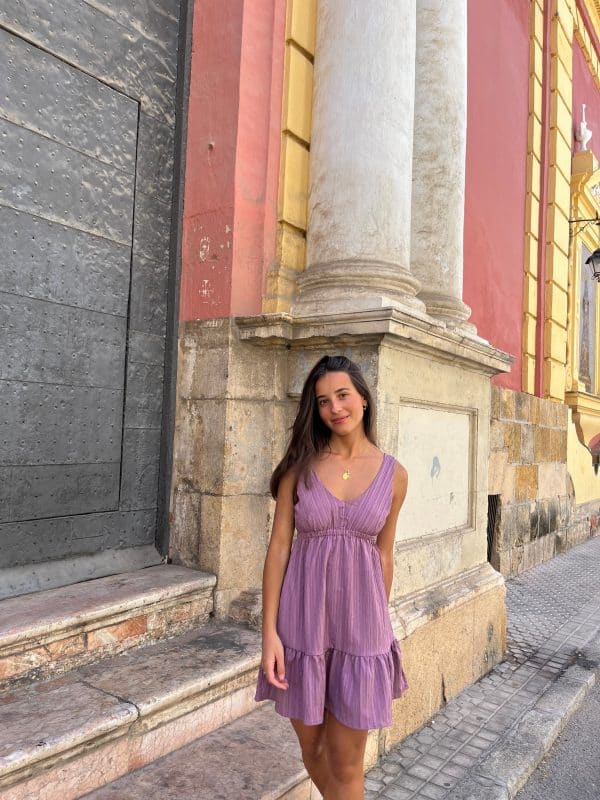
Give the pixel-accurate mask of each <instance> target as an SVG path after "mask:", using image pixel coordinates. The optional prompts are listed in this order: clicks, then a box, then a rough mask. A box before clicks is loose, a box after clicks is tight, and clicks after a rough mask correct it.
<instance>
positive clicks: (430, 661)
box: [171, 309, 510, 752]
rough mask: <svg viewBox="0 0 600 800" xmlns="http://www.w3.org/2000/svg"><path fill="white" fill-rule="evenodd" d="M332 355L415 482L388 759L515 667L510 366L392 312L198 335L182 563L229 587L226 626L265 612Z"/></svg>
mask: <svg viewBox="0 0 600 800" xmlns="http://www.w3.org/2000/svg"><path fill="white" fill-rule="evenodd" d="M325 352H328V353H344V354H346V355H348V356H349V357H351V358H352V359H353V360H355V361H356V362H357V363H358V364H359V365H360V366H361V368H362V370H363V372H364V374H365V376H366V378H367V380H368V382H369V384H370V386H371V387H372V389H373V394H374V397H375V398H376V405H377V422H376V434H377V438H378V441H379V445H380V446H381V448H382V449H383V450H385V451H387V452H390V453H392V454H394V455H395V456H396V457H397V458H398V459H399V460H400V461H401V462H402V463H404V464H405V466H406V467H407V469H408V472H409V492H408V495H407V499H406V503H405V506H404V508H403V509H402V512H401V514H400V519H399V524H398V530H397V534H396V545H395V570H394V584H393V589H392V595H391V598H390V613H391V618H392V622H393V626H394V629H395V632H396V635H397V637H398V638H399V639H400V641H401V645H402V647H403V650H404V653H405V663H406V669H407V674H408V679H409V683H410V684H411V688H410V689H409V691H408V692H407V693H406V694H405V695H404V696H403V697H402V698H400V699H399V700H398V701H396V702H395V703H394V724H393V726H392V728H390V729H387V730H386V731H385V732H381V734H380V737H379V739H378V747H379V748H380V752H383V751H384V750H385V749H386V748H389V747H390V746H391V745H392V744H393V743H394V742H396V741H399V740H400V739H401V738H403V737H404V736H406V735H407V734H408V733H410V732H411V731H413V730H415V729H416V728H417V727H419V726H420V725H422V724H423V723H424V722H425V721H426V720H427V719H428V718H429V717H430V716H431V715H432V714H433V713H434V712H435V711H436V709H437V708H439V706H440V705H442V704H443V703H444V702H445V701H446V700H447V699H448V698H449V697H451V696H452V695H454V694H457V693H458V692H460V691H461V690H462V689H463V688H464V687H465V686H467V685H469V684H470V683H472V682H473V681H475V680H477V679H478V678H479V677H481V676H482V675H483V674H485V673H486V672H487V671H489V670H490V669H492V668H493V667H494V666H495V665H496V664H497V663H498V662H499V661H500V660H501V659H502V657H503V652H504V647H505V637H506V611H505V604H504V592H505V589H504V582H503V579H502V576H501V575H500V574H499V573H497V572H496V571H495V570H494V569H493V568H492V567H491V566H490V565H489V564H488V563H487V473H488V455H489V420H490V385H489V379H490V376H491V375H493V374H495V373H497V372H499V371H504V370H507V369H508V366H509V361H510V359H509V358H508V357H507V356H506V355H505V354H503V353H501V352H499V351H497V350H494V349H493V348H491V347H489V345H486V344H485V343H483V342H481V341H480V340H477V339H476V338H473V337H466V336H463V335H461V334H460V333H459V331H458V330H457V329H446V328H440V326H439V325H435V324H434V323H432V322H422V321H419V320H415V318H414V317H413V316H412V315H410V314H404V313H401V312H399V311H397V310H393V309H382V310H380V311H379V312H374V311H372V310H371V311H368V312H354V313H346V314H338V315H329V316H327V317H323V318H321V319H318V320H317V319H315V320H309V319H304V320H299V319H294V318H292V317H291V316H289V315H266V316H257V317H249V318H244V319H240V318H238V319H237V320H235V321H227V320H223V321H213V322H211V323H208V322H207V323H189V324H187V325H186V326H185V328H184V330H183V331H182V337H181V352H180V364H181V368H180V379H179V401H178V406H177V441H176V448H175V452H176V467H175V476H176V477H175V487H174V495H173V504H172V510H173V527H172V536H171V552H172V554H173V556H174V558H175V559H176V560H180V561H182V562H183V563H186V564H190V565H192V564H197V565H198V566H200V567H201V568H203V569H205V570H208V571H211V572H214V573H215V574H216V575H217V587H216V592H215V608H216V612H217V615H218V616H226V615H228V614H230V613H232V606H233V613H234V614H235V615H236V617H237V618H243V617H244V615H243V613H242V611H243V609H240V604H241V603H242V604H243V603H244V602H248V603H251V604H253V608H255V598H256V596H257V593H258V592H259V591H260V585H261V577H262V565H263V561H264V557H265V554H266V548H267V544H268V540H269V535H270V527H271V523H272V511H273V502H272V500H271V499H270V498H269V496H268V493H267V492H268V480H269V476H270V473H271V470H272V469H273V467H274V466H275V464H276V463H277V462H278V460H279V459H280V457H281V456H282V454H283V451H284V448H285V444H286V441H287V436H288V431H289V426H290V424H291V422H292V419H293V416H294V413H295V408H296V403H297V399H298V396H299V393H300V389H301V386H302V383H303V381H304V378H305V376H306V374H307V372H308V370H309V369H310V368H311V367H312V366H313V364H314V363H315V362H316V361H317V360H318V358H320V357H321V356H322V355H323V353H325ZM249 612H252V613H250V616H252V614H253V609H249ZM240 615H241V616H240ZM246 616H248V615H246Z"/></svg>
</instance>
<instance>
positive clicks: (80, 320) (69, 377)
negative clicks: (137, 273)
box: [0, 293, 127, 389]
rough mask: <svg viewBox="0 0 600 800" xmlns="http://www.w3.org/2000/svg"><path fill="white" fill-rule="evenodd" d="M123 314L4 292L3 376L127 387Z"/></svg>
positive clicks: (0, 315)
mask: <svg viewBox="0 0 600 800" xmlns="http://www.w3.org/2000/svg"><path fill="white" fill-rule="evenodd" d="M126 323H127V321H126V319H125V318H124V317H115V316H112V315H111V314H100V313H99V312H97V311H87V310H86V309H81V308H72V307H71V306H65V305H59V304H58V303H49V302H47V301H45V300H30V299H29V298H28V297H19V296H18V295H12V294H4V293H0V329H2V331H3V341H2V344H1V345H0V348H1V350H2V353H3V359H2V361H1V362H0V378H4V379H7V380H22V381H38V382H44V383H61V384H68V385H78V386H91V387H110V388H115V389H116V388H119V389H120V388H122V385H123V369H124V364H125V336H126V331H127V325H126Z"/></svg>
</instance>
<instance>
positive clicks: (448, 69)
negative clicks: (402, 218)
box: [410, 0, 471, 327]
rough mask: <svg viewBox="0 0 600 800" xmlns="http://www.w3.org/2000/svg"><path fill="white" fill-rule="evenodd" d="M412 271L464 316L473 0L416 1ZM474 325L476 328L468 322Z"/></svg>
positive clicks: (443, 312) (430, 301)
mask: <svg viewBox="0 0 600 800" xmlns="http://www.w3.org/2000/svg"><path fill="white" fill-rule="evenodd" d="M416 41H417V47H416V75H415V120H414V147H413V164H412V170H413V173H412V174H413V181H412V210H411V220H412V223H411V256H410V269H411V272H412V274H413V275H414V276H415V277H416V278H418V280H419V281H420V283H421V287H422V288H421V292H420V293H419V297H420V298H421V299H422V300H423V301H424V302H425V305H426V307H427V311H428V313H429V314H431V315H432V316H434V317H439V318H441V319H443V320H445V321H446V322H449V323H450V324H460V323H463V322H465V321H466V320H467V319H468V318H469V316H470V315H471V309H470V308H469V307H468V306H467V305H465V303H463V300H462V283H463V223H464V201H465V150H466V132H467V0H417V35H416ZM469 327H471V326H469Z"/></svg>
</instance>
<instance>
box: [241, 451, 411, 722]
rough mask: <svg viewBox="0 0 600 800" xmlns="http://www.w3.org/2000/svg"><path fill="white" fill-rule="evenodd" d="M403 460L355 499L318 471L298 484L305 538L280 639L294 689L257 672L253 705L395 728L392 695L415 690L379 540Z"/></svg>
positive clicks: (294, 559) (286, 597)
mask: <svg viewBox="0 0 600 800" xmlns="http://www.w3.org/2000/svg"><path fill="white" fill-rule="evenodd" d="M394 464H395V459H394V457H393V456H390V455H387V454H386V455H385V456H384V458H383V461H382V464H381V467H380V468H379V471H378V473H377V475H376V476H375V478H374V479H373V482H372V483H371V485H370V486H369V487H368V489H366V490H365V491H364V492H363V493H362V494H361V495H359V496H358V497H357V498H355V499H354V500H351V501H349V502H346V501H344V500H339V499H338V498H337V497H334V496H333V495H332V494H331V493H330V492H329V491H328V490H327V489H326V488H325V486H324V485H323V483H322V482H321V481H320V479H319V478H318V476H317V475H316V473H315V472H314V471H312V472H311V480H309V483H310V487H307V486H306V485H305V484H304V482H303V481H299V483H298V488H297V494H298V502H297V503H296V508H295V525H296V530H297V534H298V535H297V537H296V541H295V542H294V545H293V547H292V550H291V553H290V558H289V561H288V566H287V570H286V573H285V577H284V579H283V584H282V587H281V596H280V600H279V614H278V617H277V633H278V634H279V637H280V638H281V641H282V643H283V645H284V648H285V677H286V679H287V681H288V683H289V687H288V689H287V690H286V689H278V688H277V687H275V686H272V685H271V684H270V683H268V682H267V679H266V675H265V674H264V672H263V669H262V667H260V668H259V672H258V682H257V688H256V695H255V698H254V699H255V700H257V701H258V700H274V701H275V710H276V711H277V713H279V714H281V715H282V716H284V717H290V718H293V719H300V720H302V721H303V722H304V723H305V724H306V725H319V724H320V723H321V722H323V710H324V709H325V708H327V709H329V710H330V711H331V713H332V714H333V715H334V716H335V717H336V719H338V720H339V721H340V722H341V723H342V724H343V725H346V726H348V727H349V728H357V729H361V730H369V729H373V728H381V727H386V726H389V725H391V724H392V699H393V698H395V697H400V695H401V694H402V693H403V692H404V691H405V689H406V688H407V687H408V684H407V681H406V676H405V674H404V671H403V669H402V656H401V653H400V646H399V644H398V642H397V640H396V639H395V637H394V633H393V630H392V624H391V621H390V615H389V610H388V604H387V598H386V594H385V586H384V581H383V570H382V566H381V558H380V556H379V550H378V549H377V547H376V546H375V545H376V541H377V535H378V533H379V531H380V530H381V529H382V528H383V525H384V524H385V521H386V519H387V516H388V514H389V512H390V507H391V503H392V482H393V480H392V479H393V475H394Z"/></svg>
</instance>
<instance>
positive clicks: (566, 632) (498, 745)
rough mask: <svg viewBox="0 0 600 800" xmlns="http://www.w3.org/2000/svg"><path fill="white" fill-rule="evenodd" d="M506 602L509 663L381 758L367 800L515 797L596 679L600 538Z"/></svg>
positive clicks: (599, 669)
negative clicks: (380, 799) (382, 799)
mask: <svg viewBox="0 0 600 800" xmlns="http://www.w3.org/2000/svg"><path fill="white" fill-rule="evenodd" d="M506 599H507V607H508V652H507V655H506V660H505V661H503V662H502V663H501V664H499V665H498V666H497V667H496V668H495V669H494V670H492V672H490V673H488V674H487V675H486V676H485V677H484V678H482V679H481V680H479V681H478V682H477V683H475V684H473V685H472V686H470V687H469V688H468V689H466V690H465V691H464V692H462V693H461V694H460V695H458V696H457V697H455V698H453V699H452V700H450V701H449V702H448V703H447V704H446V705H445V706H444V707H443V708H442V709H441V710H440V711H439V713H437V714H436V715H435V716H434V717H433V719H432V720H431V721H430V722H429V723H428V724H427V725H425V726H424V727H422V728H421V729H420V730H419V731H417V732H416V733H414V734H413V735H412V736H410V737H408V738H407V739H405V740H404V741H403V742H402V743H401V744H400V745H399V746H398V747H396V748H395V749H394V750H392V751H391V752H390V753H388V754H387V755H386V756H385V757H383V758H381V759H380V760H379V761H378V763H377V765H376V766H375V767H374V768H373V769H371V770H370V771H369V772H368V773H367V774H366V780H365V800H375V798H385V800H442V798H444V800H512V798H514V797H515V795H516V793H517V792H518V790H519V789H520V788H522V786H523V785H524V783H525V782H526V780H527V778H528V777H529V775H530V774H531V773H532V771H533V770H534V769H535V768H536V766H537V764H538V763H539V762H540V761H541V759H542V758H543V756H544V754H545V753H546V752H547V751H548V750H549V749H550V747H551V746H552V743H553V742H554V740H555V739H556V737H557V736H558V734H559V733H560V730H561V729H562V727H563V726H564V725H565V723H566V722H567V720H568V719H569V717H570V716H571V714H572V713H573V712H574V711H575V710H576V708H577V707H578V706H579V705H580V703H581V701H582V700H583V698H584V697H585V694H586V693H587V692H588V691H589V689H590V688H591V687H592V686H593V685H594V683H595V680H596V675H597V674H598V675H600V537H597V538H595V539H591V540H589V541H587V542H584V543H583V544H581V545H579V546H577V547H575V548H573V549H572V550H569V551H568V552H567V553H563V554H562V555H559V556H557V557H556V558H554V559H552V560H551V561H548V562H546V563H545V564H542V565H540V566H539V567H535V568H534V569H531V570H529V571H528V572H526V573H523V574H522V575H520V576H518V577H517V578H512V579H510V580H508V581H507V598H506ZM409 679H410V676H409Z"/></svg>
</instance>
